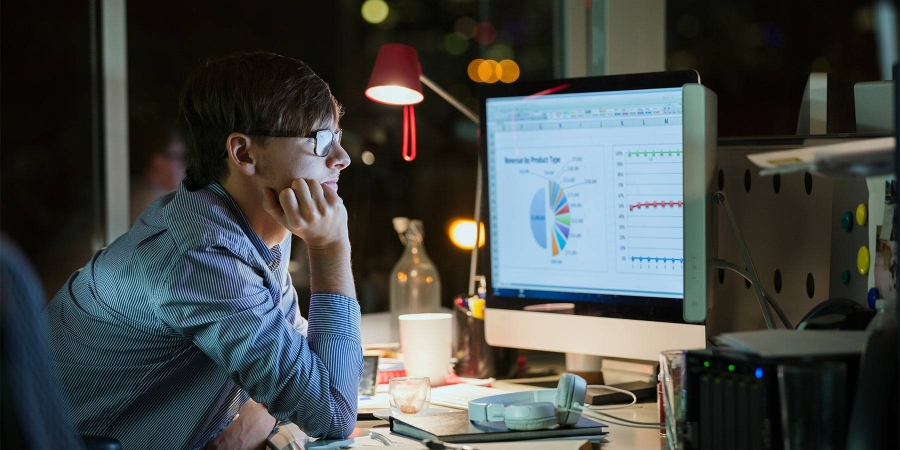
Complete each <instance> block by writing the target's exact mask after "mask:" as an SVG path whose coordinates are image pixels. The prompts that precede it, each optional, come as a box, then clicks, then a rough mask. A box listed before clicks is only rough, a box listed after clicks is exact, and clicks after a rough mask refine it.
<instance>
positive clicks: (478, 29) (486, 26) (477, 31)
mask: <svg viewBox="0 0 900 450" xmlns="http://www.w3.org/2000/svg"><path fill="white" fill-rule="evenodd" d="M472 37H473V38H475V42H477V43H479V44H481V45H490V44H491V43H492V42H494V39H497V29H496V28H494V25H492V24H491V23H490V22H478V24H477V25H475V28H474V29H473V30H472Z"/></svg>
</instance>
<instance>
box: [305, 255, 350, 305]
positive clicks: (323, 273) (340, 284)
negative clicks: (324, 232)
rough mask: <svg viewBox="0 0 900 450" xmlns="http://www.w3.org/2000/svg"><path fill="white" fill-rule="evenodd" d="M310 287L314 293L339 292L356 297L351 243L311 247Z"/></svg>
mask: <svg viewBox="0 0 900 450" xmlns="http://www.w3.org/2000/svg"><path fill="white" fill-rule="evenodd" d="M309 272H310V280H309V284H310V288H311V289H312V292H313V293H330V294H339V295H343V296H346V297H351V298H356V286H355V285H354V284H353V271H352V269H351V267H350V243H349V242H341V243H337V244H335V245H332V246H329V247H325V248H310V249H309Z"/></svg>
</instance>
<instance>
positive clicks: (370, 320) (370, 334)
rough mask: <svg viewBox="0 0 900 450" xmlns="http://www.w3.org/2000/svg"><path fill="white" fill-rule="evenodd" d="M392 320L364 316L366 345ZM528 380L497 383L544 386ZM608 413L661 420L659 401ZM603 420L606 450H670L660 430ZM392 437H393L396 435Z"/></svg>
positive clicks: (382, 338)
mask: <svg viewBox="0 0 900 450" xmlns="http://www.w3.org/2000/svg"><path fill="white" fill-rule="evenodd" d="M389 320H390V314H389V313H375V314H364V315H363V316H362V327H361V328H362V340H363V344H372V343H378V342H387V341H386V339H389V338H388V336H389V333H388V332H389V329H388V324H389ZM527 382H528V380H500V381H497V382H496V383H494V387H496V388H498V389H504V390H507V391H510V392H519V391H526V390H532V389H541V388H540V387H535V386H531V385H528V384H524V383H527ZM605 412H607V413H609V414H610V415H613V416H616V417H621V418H623V419H627V420H631V421H636V422H654V421H656V420H658V419H659V412H658V409H657V406H656V403H655V402H654V403H638V404H636V405H632V406H629V407H628V408H622V409H614V410H610V411H605ZM603 423H606V424H607V425H609V435H607V436H606V438H605V439H604V441H603V442H602V443H601V446H600V448H602V449H604V450H626V449H635V450H666V439H665V437H661V436H660V435H659V431H658V430H655V429H647V428H634V427H627V426H624V425H619V424H616V423H615V420H613V419H610V420H604V421H603ZM379 426H383V427H387V423H386V422H383V421H379V420H375V421H372V420H364V421H359V422H357V427H358V428H359V429H360V430H364V429H370V428H374V427H379ZM391 437H392V439H393V438H394V435H392V436H391ZM398 439H399V440H402V439H404V438H402V437H398Z"/></svg>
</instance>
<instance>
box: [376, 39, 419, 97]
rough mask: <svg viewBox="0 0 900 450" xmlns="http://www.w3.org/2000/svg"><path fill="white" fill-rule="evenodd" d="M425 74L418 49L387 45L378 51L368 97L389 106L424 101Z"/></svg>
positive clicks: (400, 45)
mask: <svg viewBox="0 0 900 450" xmlns="http://www.w3.org/2000/svg"><path fill="white" fill-rule="evenodd" d="M421 74H422V66H421V65H419V56H418V53H417V52H416V49H414V48H412V47H410V46H408V45H403V44H384V45H382V46H381V48H380V49H379V50H378V58H376V59H375V67H374V68H372V76H371V77H370V78H369V87H368V88H367V89H366V97H368V98H369V99H370V100H373V101H376V102H379V103H386V104H388V105H415V104H417V103H420V102H421V101H422V99H423V98H424V97H423V96H422V82H421V81H419V76H420V75H421Z"/></svg>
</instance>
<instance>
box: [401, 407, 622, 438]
mask: <svg viewBox="0 0 900 450" xmlns="http://www.w3.org/2000/svg"><path fill="white" fill-rule="evenodd" d="M390 423H391V425H390V426H391V432H393V433H397V434H399V435H402V436H407V437H410V438H413V439H433V440H440V441H444V442H450V443H459V442H466V443H474V442H496V441H518V440H524V439H548V438H559V437H576V436H578V437H582V436H583V437H591V436H595V437H600V436H604V435H606V434H607V431H606V425H605V424H602V423H600V422H595V421H593V420H591V419H588V418H586V417H584V416H582V417H581V419H580V420H579V421H578V423H576V424H575V425H569V426H566V427H560V428H556V429H552V430H530V431H518V430H510V429H509V428H507V427H506V425H505V424H503V423H502V422H479V423H477V424H476V423H473V422H471V421H469V412H468V411H450V412H446V413H441V414H425V415H421V416H403V417H401V418H397V417H394V416H391V421H390Z"/></svg>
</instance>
